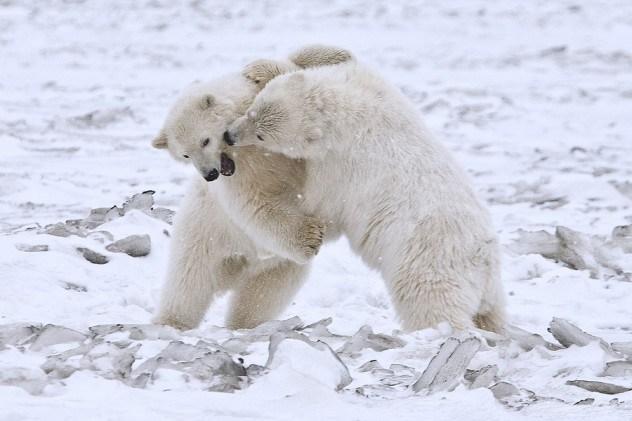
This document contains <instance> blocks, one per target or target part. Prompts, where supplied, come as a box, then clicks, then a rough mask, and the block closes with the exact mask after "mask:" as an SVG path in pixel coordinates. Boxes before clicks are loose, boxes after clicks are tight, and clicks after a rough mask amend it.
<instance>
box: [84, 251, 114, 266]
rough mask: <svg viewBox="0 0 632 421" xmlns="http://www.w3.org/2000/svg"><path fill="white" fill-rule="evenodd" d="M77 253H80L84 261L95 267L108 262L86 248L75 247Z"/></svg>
mask: <svg viewBox="0 0 632 421" xmlns="http://www.w3.org/2000/svg"><path fill="white" fill-rule="evenodd" d="M77 251H78V252H79V253H81V255H82V256H83V258H84V259H86V260H87V261H88V262H90V263H94V264H95V265H104V264H106V263H107V262H109V261H110V259H109V258H108V257H107V256H104V255H102V254H101V253H97V252H96V251H94V250H90V249H89V248H86V247H77Z"/></svg>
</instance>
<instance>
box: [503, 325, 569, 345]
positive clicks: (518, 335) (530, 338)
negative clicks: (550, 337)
mask: <svg viewBox="0 0 632 421" xmlns="http://www.w3.org/2000/svg"><path fill="white" fill-rule="evenodd" d="M505 332H506V334H507V336H509V338H511V339H512V340H514V341H516V342H517V343H518V345H519V346H520V347H521V348H522V349H524V350H525V351H531V350H532V349H533V348H535V347H536V346H543V347H544V348H546V349H548V350H551V351H557V350H560V349H562V347H561V346H559V345H556V344H554V343H551V342H549V341H547V340H545V339H544V338H543V337H542V336H541V335H538V334H537V333H531V332H528V331H526V330H524V329H520V328H519V327H517V326H513V325H509V326H507V327H506V329H505Z"/></svg>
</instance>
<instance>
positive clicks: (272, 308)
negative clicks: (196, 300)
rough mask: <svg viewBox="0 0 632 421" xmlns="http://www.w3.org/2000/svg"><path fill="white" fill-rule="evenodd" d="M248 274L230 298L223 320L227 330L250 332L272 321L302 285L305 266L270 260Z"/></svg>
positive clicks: (307, 266) (306, 268)
mask: <svg viewBox="0 0 632 421" xmlns="http://www.w3.org/2000/svg"><path fill="white" fill-rule="evenodd" d="M248 272H249V275H246V277H245V279H244V280H242V282H241V283H240V286H239V288H237V289H236V290H235V291H234V294H233V297H232V301H231V304H230V310H229V312H228V316H227V318H226V325H227V326H228V327H230V328H231V329H245V328H253V327H255V326H257V325H259V324H261V323H263V322H266V321H268V320H273V319H274V318H276V317H277V316H278V315H279V314H280V313H281V312H282V311H283V310H284V309H285V308H286V307H287V305H288V304H289V303H290V301H291V300H292V298H294V296H295V295H296V293H297V291H298V290H299V289H300V287H301V286H302V285H303V283H304V281H305V279H306V277H307V274H308V272H309V264H306V265H299V264H297V263H294V262H292V261H290V260H281V259H270V260H265V261H262V262H260V263H259V266H258V267H255V268H251V269H249V271H248Z"/></svg>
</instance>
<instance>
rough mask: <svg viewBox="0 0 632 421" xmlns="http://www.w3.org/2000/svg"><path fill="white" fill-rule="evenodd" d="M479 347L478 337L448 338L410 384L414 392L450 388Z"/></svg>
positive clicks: (455, 383)
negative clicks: (417, 377) (420, 373)
mask: <svg viewBox="0 0 632 421" xmlns="http://www.w3.org/2000/svg"><path fill="white" fill-rule="evenodd" d="M480 347H481V341H480V340H479V339H478V338H474V337H470V338H467V339H464V340H460V339H457V338H454V337H451V338H448V339H447V340H446V341H445V342H444V343H443V344H442V345H441V347H440V348H439V352H438V353H437V355H435V356H434V357H433V358H432V360H430V363H429V364H428V367H426V369H425V370H424V372H423V373H422V375H421V377H420V378H419V379H418V380H417V381H416V382H415V383H414V384H413V385H412V388H413V390H414V391H415V392H419V391H421V390H427V391H428V392H437V391H441V390H451V389H453V388H454V387H456V385H457V384H458V382H459V380H460V379H461V378H462V377H463V375H464V374H465V370H466V369H467V366H468V364H469V363H470V361H471V360H472V358H474V355H475V354H476V353H477V352H478V350H479V349H480Z"/></svg>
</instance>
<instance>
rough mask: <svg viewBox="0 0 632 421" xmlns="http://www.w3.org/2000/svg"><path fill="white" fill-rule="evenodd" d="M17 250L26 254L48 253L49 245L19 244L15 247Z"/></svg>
mask: <svg viewBox="0 0 632 421" xmlns="http://www.w3.org/2000/svg"><path fill="white" fill-rule="evenodd" d="M15 248H16V249H18V250H20V251H23V252H26V253H37V252H43V251H48V245H47V244H24V243H18V244H16V245H15Z"/></svg>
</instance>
